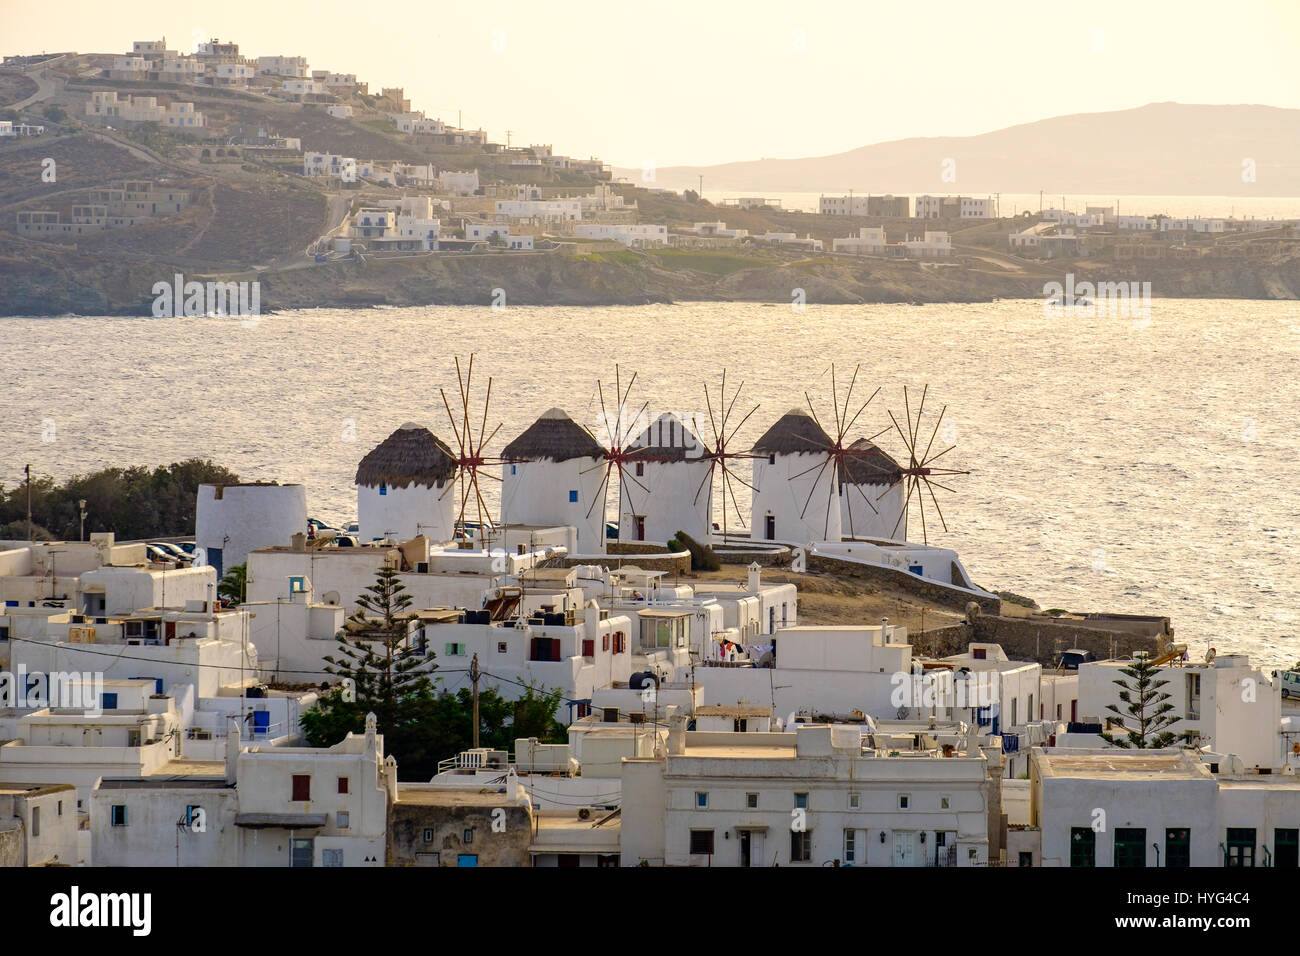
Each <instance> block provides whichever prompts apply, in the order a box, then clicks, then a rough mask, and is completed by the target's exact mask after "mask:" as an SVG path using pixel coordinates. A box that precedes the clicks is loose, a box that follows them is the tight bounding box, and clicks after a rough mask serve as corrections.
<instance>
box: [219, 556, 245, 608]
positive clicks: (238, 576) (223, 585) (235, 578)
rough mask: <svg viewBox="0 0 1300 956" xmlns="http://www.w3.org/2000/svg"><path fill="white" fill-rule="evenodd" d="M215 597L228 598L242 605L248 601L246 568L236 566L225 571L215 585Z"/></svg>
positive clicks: (240, 565)
mask: <svg viewBox="0 0 1300 956" xmlns="http://www.w3.org/2000/svg"><path fill="white" fill-rule="evenodd" d="M217 596H218V597H223V598H229V599H230V600H231V601H234V602H235V603H236V604H243V603H244V602H245V601H246V600H248V567H247V566H246V565H243V564H236V565H235V566H234V567H233V568H228V569H226V573H225V574H223V575H222V576H221V581H220V582H219V583H218V584H217Z"/></svg>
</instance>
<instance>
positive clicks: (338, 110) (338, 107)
mask: <svg viewBox="0 0 1300 956" xmlns="http://www.w3.org/2000/svg"><path fill="white" fill-rule="evenodd" d="M325 112H326V113H328V114H329V115H330V116H332V117H334V118H335V119H352V107H350V106H348V105H347V104H346V103H331V104H330V105H329V106H327V107H325Z"/></svg>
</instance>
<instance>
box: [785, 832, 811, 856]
mask: <svg viewBox="0 0 1300 956" xmlns="http://www.w3.org/2000/svg"><path fill="white" fill-rule="evenodd" d="M811 861H812V831H811V830H792V831H791V832H790V862H791V863H809V862H811Z"/></svg>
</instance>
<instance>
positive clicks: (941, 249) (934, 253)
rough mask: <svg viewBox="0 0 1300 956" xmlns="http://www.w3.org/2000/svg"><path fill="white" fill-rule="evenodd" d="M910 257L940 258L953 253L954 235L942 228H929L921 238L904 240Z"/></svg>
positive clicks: (904, 245) (904, 246)
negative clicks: (935, 229)
mask: <svg viewBox="0 0 1300 956" xmlns="http://www.w3.org/2000/svg"><path fill="white" fill-rule="evenodd" d="M903 248H904V249H905V250H906V251H907V255H908V256H909V257H914V258H918V259H926V258H939V257H946V256H951V255H952V237H951V236H950V235H948V233H947V232H944V231H942V230H938V231H934V230H930V229H927V230H925V235H924V236H923V237H922V238H920V239H905V240H903Z"/></svg>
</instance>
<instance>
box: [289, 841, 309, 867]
mask: <svg viewBox="0 0 1300 956" xmlns="http://www.w3.org/2000/svg"><path fill="white" fill-rule="evenodd" d="M312 842H313V841H311V840H294V841H293V845H292V847H290V850H289V853H290V856H289V865H290V866H311V865H312Z"/></svg>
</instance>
